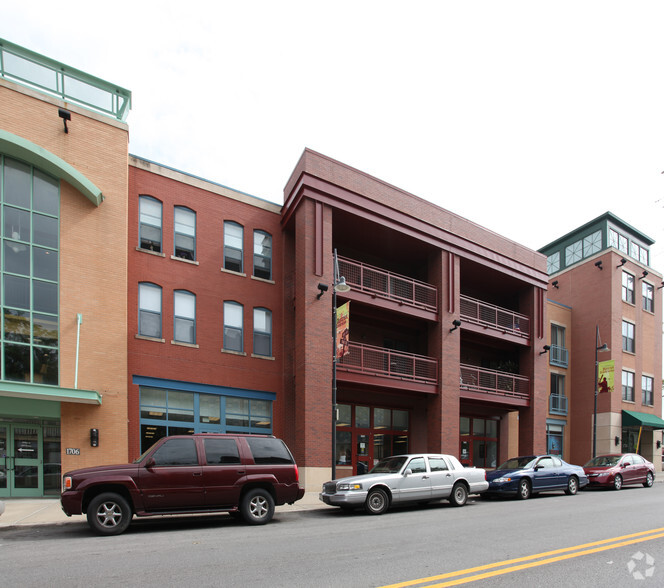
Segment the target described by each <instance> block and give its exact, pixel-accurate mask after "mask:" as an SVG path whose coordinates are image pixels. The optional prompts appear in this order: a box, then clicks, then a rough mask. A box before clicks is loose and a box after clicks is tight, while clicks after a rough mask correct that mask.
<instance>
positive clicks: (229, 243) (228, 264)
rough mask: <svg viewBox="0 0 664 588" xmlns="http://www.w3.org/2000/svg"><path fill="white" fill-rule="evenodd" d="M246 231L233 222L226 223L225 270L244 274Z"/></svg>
mask: <svg viewBox="0 0 664 588" xmlns="http://www.w3.org/2000/svg"><path fill="white" fill-rule="evenodd" d="M243 240H244V229H243V228H242V225H239V224H237V223H234V222H232V221H226V222H225V223H224V269H227V270H230V271H233V272H238V273H242V267H243V266H242V253H243V245H242V243H243Z"/></svg>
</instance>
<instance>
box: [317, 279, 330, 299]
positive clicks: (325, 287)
mask: <svg viewBox="0 0 664 588" xmlns="http://www.w3.org/2000/svg"><path fill="white" fill-rule="evenodd" d="M328 288H329V286H328V285H327V284H323V283H322V282H321V283H319V284H318V289H319V290H320V292H319V293H318V296H316V299H317V300H320V297H321V296H322V295H323V294H325V292H327V290H328Z"/></svg>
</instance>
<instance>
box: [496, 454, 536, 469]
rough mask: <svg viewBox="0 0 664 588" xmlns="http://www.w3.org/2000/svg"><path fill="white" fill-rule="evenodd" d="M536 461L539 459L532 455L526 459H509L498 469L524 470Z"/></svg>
mask: <svg viewBox="0 0 664 588" xmlns="http://www.w3.org/2000/svg"><path fill="white" fill-rule="evenodd" d="M536 459H537V458H536V457H533V456H532V455H528V456H526V457H513V458H512V459H508V460H507V461H506V462H505V463H504V464H502V465H501V466H500V467H499V468H498V469H499V470H522V469H523V468H529V467H531V466H532V464H533V462H534V461H535V460H536Z"/></svg>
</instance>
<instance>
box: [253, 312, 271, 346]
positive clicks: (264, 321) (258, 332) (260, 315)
mask: <svg viewBox="0 0 664 588" xmlns="http://www.w3.org/2000/svg"><path fill="white" fill-rule="evenodd" d="M254 354H255V355H264V356H266V357H271V356H272V313H271V312H270V311H269V310H267V309H266V308H254Z"/></svg>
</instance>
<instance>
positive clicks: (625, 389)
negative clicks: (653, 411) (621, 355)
mask: <svg viewBox="0 0 664 588" xmlns="http://www.w3.org/2000/svg"><path fill="white" fill-rule="evenodd" d="M622 399H623V400H627V401H629V402H634V373H633V372H626V371H624V370H623V373H622Z"/></svg>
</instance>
